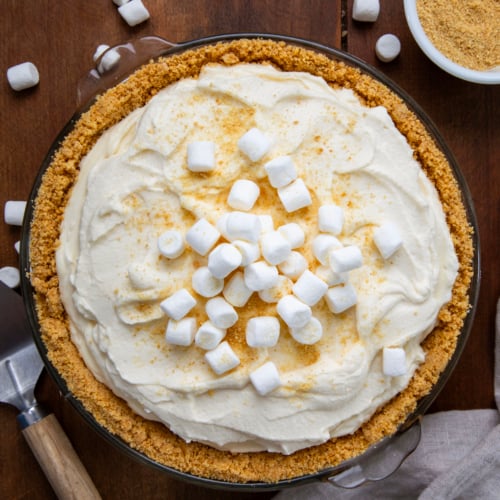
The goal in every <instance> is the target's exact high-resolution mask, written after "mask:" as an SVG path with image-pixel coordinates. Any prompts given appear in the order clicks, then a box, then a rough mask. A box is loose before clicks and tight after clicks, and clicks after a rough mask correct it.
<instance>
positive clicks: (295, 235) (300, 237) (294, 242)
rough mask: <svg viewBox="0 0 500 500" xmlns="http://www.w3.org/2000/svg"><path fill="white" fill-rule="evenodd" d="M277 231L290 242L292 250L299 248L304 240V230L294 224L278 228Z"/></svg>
mask: <svg viewBox="0 0 500 500" xmlns="http://www.w3.org/2000/svg"><path fill="white" fill-rule="evenodd" d="M278 231H279V232H280V233H281V234H282V236H283V237H284V238H286V239H287V240H288V241H289V242H290V246H291V247H292V248H299V247H301V246H302V245H303V244H304V241H305V239H306V235H305V233H304V230H303V229H302V228H301V227H300V226H299V225H298V224H297V223H295V222H290V223H289V224H285V225H284V226H280V227H279V228H278Z"/></svg>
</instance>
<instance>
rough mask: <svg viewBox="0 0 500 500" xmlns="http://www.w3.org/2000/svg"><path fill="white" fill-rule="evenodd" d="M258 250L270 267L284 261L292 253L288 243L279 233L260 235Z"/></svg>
mask: <svg viewBox="0 0 500 500" xmlns="http://www.w3.org/2000/svg"><path fill="white" fill-rule="evenodd" d="M260 248H261V250H262V256H263V257H264V258H265V259H266V260H267V262H269V264H272V265H277V264H280V263H281V262H283V261H284V260H286V259H287V258H288V257H289V255H290V252H291V251H292V246H291V245H290V242H289V241H288V240H287V239H286V238H285V237H284V236H283V235H282V234H281V233H280V232H279V231H272V232H270V233H265V234H264V235H262V237H261V239H260Z"/></svg>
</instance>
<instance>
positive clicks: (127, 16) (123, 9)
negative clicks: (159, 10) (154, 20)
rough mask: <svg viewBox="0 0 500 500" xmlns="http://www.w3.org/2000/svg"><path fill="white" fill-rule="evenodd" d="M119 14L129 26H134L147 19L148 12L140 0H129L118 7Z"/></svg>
mask: <svg viewBox="0 0 500 500" xmlns="http://www.w3.org/2000/svg"><path fill="white" fill-rule="evenodd" d="M118 12H119V13H120V16H122V17H123V19H124V20H125V22H126V23H127V24H128V25H129V26H136V25H137V24H140V23H142V22H144V21H147V20H148V19H149V12H148V9H146V7H144V4H143V3H142V1H141V0H131V1H130V2H127V3H125V4H123V5H122V6H120V7H118Z"/></svg>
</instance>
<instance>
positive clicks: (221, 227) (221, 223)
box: [215, 212, 230, 240]
mask: <svg viewBox="0 0 500 500" xmlns="http://www.w3.org/2000/svg"><path fill="white" fill-rule="evenodd" d="M229 214H230V212H225V213H223V214H222V215H221V216H220V217H219V218H218V219H217V220H216V221H215V226H216V227H217V230H218V231H219V232H220V234H221V235H222V236H223V237H224V239H226V240H229V236H228V234H227V218H228V217H229Z"/></svg>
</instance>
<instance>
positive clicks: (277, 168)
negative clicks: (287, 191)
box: [264, 156, 297, 188]
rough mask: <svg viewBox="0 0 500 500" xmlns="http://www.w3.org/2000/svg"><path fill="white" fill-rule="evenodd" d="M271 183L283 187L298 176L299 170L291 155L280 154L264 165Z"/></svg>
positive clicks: (273, 185) (276, 186)
mask: <svg viewBox="0 0 500 500" xmlns="http://www.w3.org/2000/svg"><path fill="white" fill-rule="evenodd" d="M264 169H265V171H266V172H267V176H268V178H269V183H270V184H271V186H272V187H274V188H281V187H284V186H286V185H287V184H290V183H291V182H292V181H294V180H295V179H296V178H297V170H296V169H295V165H294V164H293V161H292V159H291V158H290V156H278V157H277V158H274V159H273V160H271V161H268V162H267V163H266V164H265V165H264Z"/></svg>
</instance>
